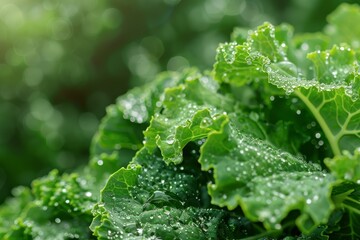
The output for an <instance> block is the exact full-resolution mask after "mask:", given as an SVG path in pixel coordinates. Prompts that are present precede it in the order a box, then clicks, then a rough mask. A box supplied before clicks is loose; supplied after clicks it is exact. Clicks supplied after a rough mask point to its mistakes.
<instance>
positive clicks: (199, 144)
mask: <svg viewBox="0 0 360 240" xmlns="http://www.w3.org/2000/svg"><path fill="white" fill-rule="evenodd" d="M328 20H329V24H328V25H327V26H326V28H325V29H324V31H323V32H322V33H307V34H294V32H293V29H292V27H291V26H289V25H286V24H282V25H279V26H273V25H272V24H270V23H264V24H263V25H261V26H259V27H258V28H257V29H254V30H248V29H241V28H238V29H235V31H234V33H233V34H232V40H231V42H229V43H224V44H220V46H219V47H218V49H217V56H216V62H215V64H214V68H213V69H212V70H211V71H206V72H204V73H202V72H200V71H198V70H197V69H195V68H192V69H186V70H183V71H182V72H165V73H162V74H160V75H158V77H157V78H156V79H155V80H154V81H152V82H150V83H148V84H147V85H144V86H142V87H138V88H135V89H132V90H130V91H129V92H128V93H127V94H125V95H124V96H120V97H119V98H118V100H117V102H116V103H115V104H114V105H111V106H109V107H108V109H107V116H106V117H105V118H104V119H103V121H102V123H101V125H100V127H99V130H98V132H97V134H96V136H95V137H94V140H93V143H92V147H91V151H92V152H91V156H92V157H91V160H90V163H89V164H88V166H86V167H85V168H82V169H79V170H77V171H75V172H74V173H72V174H63V175H61V174H59V173H58V172H57V171H56V170H54V171H52V172H51V173H50V174H49V175H48V176H46V177H44V178H41V179H37V180H35V181H34V182H33V184H32V188H31V189H27V188H17V189H15V190H14V195H15V197H14V198H13V199H10V200H8V202H7V203H6V204H5V205H3V206H2V207H1V209H0V216H1V218H2V221H1V225H0V236H1V238H3V239H184V240H185V239H248V240H249V239H360V228H359V226H360V100H359V94H360V76H359V59H360V55H359V50H360V28H359V27H357V26H356V25H354V23H356V22H360V8H359V7H358V6H356V5H346V4H344V5H341V6H340V7H339V8H338V9H337V10H336V11H335V12H334V13H332V14H331V15H330V16H329V19H328Z"/></svg>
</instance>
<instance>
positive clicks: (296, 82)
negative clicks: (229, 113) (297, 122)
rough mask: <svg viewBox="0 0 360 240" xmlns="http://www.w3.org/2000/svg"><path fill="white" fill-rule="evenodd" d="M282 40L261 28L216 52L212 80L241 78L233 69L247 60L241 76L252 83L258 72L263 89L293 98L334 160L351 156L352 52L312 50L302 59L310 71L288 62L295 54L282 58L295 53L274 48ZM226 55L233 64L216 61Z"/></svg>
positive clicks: (355, 82) (354, 134) (355, 109)
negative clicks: (271, 87) (302, 105)
mask: <svg viewBox="0 0 360 240" xmlns="http://www.w3.org/2000/svg"><path fill="white" fill-rule="evenodd" d="M282 38H283V34H282V35H280V36H279V37H278V36H277V35H276V31H275V28H274V27H273V26H272V25H270V24H268V23H265V24H264V25H262V26H260V27H259V28H258V29H257V30H256V31H254V32H253V33H252V34H250V35H249V38H248V40H247V42H245V43H244V44H242V45H238V46H234V47H233V49H232V50H231V51H230V50H229V49H224V48H223V49H222V50H223V51H222V50H221V51H220V53H219V54H218V59H217V61H218V62H217V64H218V65H219V64H220V65H221V66H222V68H219V67H216V65H215V74H216V76H218V78H221V79H222V80H223V81H225V82H227V78H223V77H222V75H223V74H224V73H226V74H227V75H231V76H235V75H236V74H237V73H241V71H243V69H242V68H241V67H240V68H239V67H238V65H237V64H238V63H239V62H244V61H245V62H246V61H247V60H249V59H250V61H248V63H249V68H247V69H249V71H248V72H247V73H246V74H247V75H249V76H252V77H253V78H256V77H257V76H258V75H259V72H261V73H265V74H267V76H268V81H269V83H271V84H273V85H275V86H277V87H278V88H280V89H283V90H284V91H285V92H284V93H286V94H291V93H293V94H294V95H295V96H297V97H299V98H300V99H301V100H302V101H303V102H304V103H305V105H306V106H307V107H308V109H309V110H310V112H311V113H312V114H313V116H314V118H315V119H316V120H317V122H318V123H319V125H320V126H321V128H322V130H323V131H324V134H325V136H326V138H327V140H328V142H329V145H330V147H331V149H332V151H333V154H334V155H340V154H341V151H342V150H348V151H350V152H353V151H354V149H355V148H356V147H357V146H359V144H360V134H359V133H360V132H359V131H360V126H359V122H360V121H359V117H360V112H359V109H360V101H359V100H358V97H359V90H360V88H359V82H360V80H359V76H358V69H359V65H358V62H357V60H356V59H357V58H356V54H355V52H354V51H353V50H351V49H350V48H349V47H347V46H346V45H340V46H334V47H333V48H332V49H331V50H326V51H320V50H318V51H316V52H312V53H309V54H308V58H309V59H310V60H311V61H312V63H313V67H312V70H309V69H302V68H300V67H303V66H296V65H295V63H296V62H298V61H301V59H299V60H298V61H295V60H293V61H294V62H291V61H290V60H291V59H292V58H293V57H296V54H295V55H294V56H291V58H288V57H287V53H286V52H296V50H292V49H291V47H293V44H289V45H286V43H285V42H282V43H280V42H281V39H282ZM285 50H286V51H285ZM230 52H231V53H232V54H233V56H234V59H233V60H232V61H227V62H226V61H222V59H221V58H223V57H222V56H224V55H226V54H230ZM225 62H226V64H225ZM307 77H310V79H307ZM237 81H238V79H237V78H235V77H234V78H232V80H231V81H230V82H231V83H232V84H235V85H236V84H243V82H242V81H243V78H242V80H239V81H240V82H239V83H237ZM322 144H324V143H322Z"/></svg>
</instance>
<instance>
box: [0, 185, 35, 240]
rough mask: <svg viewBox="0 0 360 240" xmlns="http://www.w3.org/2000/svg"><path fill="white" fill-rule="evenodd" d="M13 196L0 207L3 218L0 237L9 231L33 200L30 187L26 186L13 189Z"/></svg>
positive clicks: (2, 237) (0, 214)
mask: <svg viewBox="0 0 360 240" xmlns="http://www.w3.org/2000/svg"><path fill="white" fill-rule="evenodd" d="M12 194H13V196H14V197H13V198H10V199H8V200H6V201H5V203H4V204H2V205H1V207H0V216H1V219H2V222H1V225H0V238H1V239H4V236H5V235H6V234H7V233H8V232H9V229H10V228H11V226H12V225H13V224H14V221H15V220H16V219H17V218H18V217H19V215H20V214H21V211H22V209H23V208H25V207H26V205H27V204H28V203H29V202H31V201H32V200H33V196H32V195H31V192H30V189H28V188H25V187H17V188H15V189H13V190H12Z"/></svg>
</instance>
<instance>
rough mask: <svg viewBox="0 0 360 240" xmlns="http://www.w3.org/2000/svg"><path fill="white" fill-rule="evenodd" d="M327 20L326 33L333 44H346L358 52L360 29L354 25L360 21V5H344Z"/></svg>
mask: <svg viewBox="0 0 360 240" xmlns="http://www.w3.org/2000/svg"><path fill="white" fill-rule="evenodd" d="M327 19H328V22H329V24H328V25H327V26H326V27H325V32H326V33H327V34H328V35H329V36H330V37H331V40H332V42H333V43H335V44H338V43H343V42H346V43H348V44H350V46H351V47H352V48H354V49H356V50H358V49H359V48H360V41H359V37H360V27H359V26H358V25H357V24H354V23H356V22H359V21H360V7H359V5H356V4H352V5H351V4H347V3H343V4H341V5H340V6H339V7H338V8H337V9H336V10H335V11H334V12H332V13H331V14H330V15H329V16H328V18H327Z"/></svg>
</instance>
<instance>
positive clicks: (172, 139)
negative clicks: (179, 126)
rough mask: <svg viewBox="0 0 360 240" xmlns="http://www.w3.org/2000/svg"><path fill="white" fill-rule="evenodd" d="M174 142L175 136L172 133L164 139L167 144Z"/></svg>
mask: <svg viewBox="0 0 360 240" xmlns="http://www.w3.org/2000/svg"><path fill="white" fill-rule="evenodd" d="M174 142H175V136H174V135H170V136H168V137H167V139H166V143H167V144H169V145H171V144H174Z"/></svg>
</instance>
